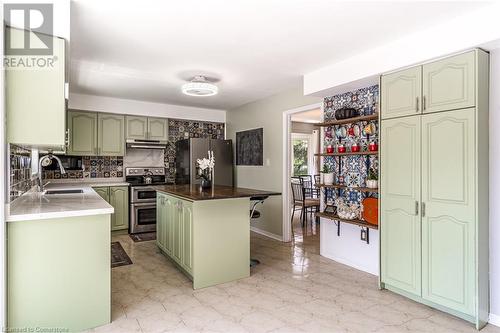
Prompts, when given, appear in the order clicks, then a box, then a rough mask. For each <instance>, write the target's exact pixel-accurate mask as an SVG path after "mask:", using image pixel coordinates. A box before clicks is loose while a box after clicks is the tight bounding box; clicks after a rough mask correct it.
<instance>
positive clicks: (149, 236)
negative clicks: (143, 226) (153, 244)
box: [129, 231, 156, 242]
mask: <svg viewBox="0 0 500 333" xmlns="http://www.w3.org/2000/svg"><path fill="white" fill-rule="evenodd" d="M129 236H130V238H132V240H133V241H134V242H145V241H150V240H155V239H156V231H153V232H143V233H142V234H130V235H129Z"/></svg>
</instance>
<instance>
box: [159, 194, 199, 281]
mask: <svg viewBox="0 0 500 333" xmlns="http://www.w3.org/2000/svg"><path fill="white" fill-rule="evenodd" d="M156 200H157V208H156V214H157V219H156V221H157V223H156V233H157V238H156V243H157V244H158V246H159V247H160V248H161V249H162V250H163V251H164V252H165V253H166V254H167V255H168V256H169V257H170V258H171V259H173V260H174V261H175V262H176V263H177V264H178V265H179V266H180V267H181V268H182V269H184V270H185V271H186V272H187V273H188V274H190V275H192V274H193V204H192V202H190V201H187V200H182V199H178V198H175V197H172V196H168V195H165V194H163V193H158V195H157V199H156Z"/></svg>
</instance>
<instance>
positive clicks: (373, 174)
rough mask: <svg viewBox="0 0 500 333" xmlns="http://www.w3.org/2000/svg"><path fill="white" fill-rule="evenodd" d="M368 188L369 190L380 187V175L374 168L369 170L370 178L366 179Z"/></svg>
mask: <svg viewBox="0 0 500 333" xmlns="http://www.w3.org/2000/svg"><path fill="white" fill-rule="evenodd" d="M366 187H368V188H377V187H378V173H377V171H375V169H373V168H370V170H368V177H367V178H366Z"/></svg>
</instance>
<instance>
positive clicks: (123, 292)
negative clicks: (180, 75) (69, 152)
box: [93, 227, 500, 333]
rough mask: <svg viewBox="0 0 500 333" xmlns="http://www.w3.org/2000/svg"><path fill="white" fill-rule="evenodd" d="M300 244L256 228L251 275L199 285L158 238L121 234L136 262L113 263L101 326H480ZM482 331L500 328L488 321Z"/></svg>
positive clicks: (313, 240) (310, 241) (312, 240)
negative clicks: (107, 314)
mask: <svg viewBox="0 0 500 333" xmlns="http://www.w3.org/2000/svg"><path fill="white" fill-rule="evenodd" d="M308 234H309V235H308V236H306V237H304V242H303V241H302V240H303V238H302V235H301V233H300V227H297V228H296V242H295V244H283V243H280V242H277V241H274V240H270V239H268V238H265V237H261V236H259V235H256V234H252V246H251V247H252V257H254V258H257V259H259V260H260V261H261V264H260V265H259V266H257V267H256V268H254V269H252V276H251V277H250V278H247V279H243V280H240V281H236V282H232V283H227V284H224V285H220V286H217V287H211V288H206V289H202V290H197V291H193V290H192V288H191V283H190V281H189V280H188V279H187V278H186V277H184V275H182V274H181V273H180V272H179V271H178V270H177V269H176V268H175V267H174V266H173V265H172V264H171V263H170V262H169V261H168V260H167V259H166V258H165V257H164V256H163V255H161V254H160V253H159V252H158V251H157V249H156V246H155V243H154V241H149V242H143V243H133V242H132V240H131V239H130V238H129V237H128V236H117V237H114V239H113V240H117V241H120V242H121V244H122V245H123V247H124V249H125V250H126V251H127V253H128V254H129V256H130V257H131V258H132V261H133V262H134V264H133V265H129V266H122V267H117V268H113V270H112V291H113V293H112V299H113V322H112V323H111V324H109V325H106V326H103V327H99V328H97V329H95V330H93V331H95V332H228V333H233V332H475V330H474V329H473V328H472V326H471V325H470V324H468V323H466V322H464V321H462V320H459V319H456V318H454V317H452V316H449V315H446V314H444V313H441V312H439V311H436V310H432V309H430V308H428V307H426V306H423V305H420V304H417V303H415V302H412V301H410V300H407V299H405V298H403V297H400V296H398V295H395V294H393V293H391V292H388V291H379V290H378V289H377V278H376V277H374V276H372V275H370V274H366V273H362V272H360V271H357V270H355V269H352V268H349V267H347V266H344V265H341V264H338V263H336V262H333V261H331V260H328V259H326V258H323V257H321V256H319V236H318V232H317V230H314V232H313V234H312V235H311V230H309V232H308ZM482 332H500V328H496V327H494V326H491V325H490V326H487V327H486V328H485V329H484V330H483V331H482Z"/></svg>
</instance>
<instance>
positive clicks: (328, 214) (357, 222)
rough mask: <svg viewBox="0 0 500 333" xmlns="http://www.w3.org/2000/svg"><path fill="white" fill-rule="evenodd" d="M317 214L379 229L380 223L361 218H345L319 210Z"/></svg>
mask: <svg viewBox="0 0 500 333" xmlns="http://www.w3.org/2000/svg"><path fill="white" fill-rule="evenodd" d="M316 216H319V217H323V218H327V219H330V220H338V221H340V222H344V223H349V224H354V225H359V226H361V227H365V228H370V229H375V230H377V229H378V225H376V224H370V223H368V222H366V221H363V220H359V219H352V220H349V219H343V218H341V217H339V216H337V215H335V214H331V213H325V212H319V213H316Z"/></svg>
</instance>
